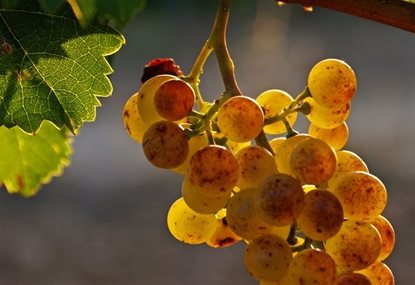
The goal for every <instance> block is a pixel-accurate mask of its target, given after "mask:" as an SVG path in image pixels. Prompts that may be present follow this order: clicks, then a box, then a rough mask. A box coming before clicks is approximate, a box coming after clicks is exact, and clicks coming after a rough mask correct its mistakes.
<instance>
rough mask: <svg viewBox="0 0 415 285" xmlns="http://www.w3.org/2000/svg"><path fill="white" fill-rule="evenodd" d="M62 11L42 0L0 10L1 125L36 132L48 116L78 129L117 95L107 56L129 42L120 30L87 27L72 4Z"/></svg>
mask: <svg viewBox="0 0 415 285" xmlns="http://www.w3.org/2000/svg"><path fill="white" fill-rule="evenodd" d="M65 5H66V8H65V9H63V10H62V11H61V12H60V13H59V14H58V15H49V14H46V13H44V12H42V10H41V8H40V6H39V4H38V3H37V2H36V1H23V2H22V3H21V5H20V6H19V7H14V8H13V9H0V52H1V53H0V126H1V125H4V126H6V127H8V128H11V127H14V126H16V125H17V126H19V127H20V128H21V129H23V130H24V131H25V132H28V133H33V134H34V133H35V132H36V131H37V130H38V129H39V127H40V125H41V123H42V121H44V120H48V121H50V122H52V123H53V124H54V125H56V126H57V127H58V128H62V127H63V126H64V125H66V126H67V127H68V128H69V129H70V130H71V131H72V132H73V133H75V132H76V130H77V129H78V128H79V127H80V126H81V125H82V124H83V122H85V121H94V120H95V116H96V107H98V106H100V102H99V100H98V99H97V96H101V97H106V96H109V95H111V93H112V85H111V83H110V81H109V79H108V77H107V75H108V74H110V73H112V68H111V66H110V65H109V64H108V62H107V61H106V59H105V56H106V55H110V54H113V53H115V52H117V51H118V50H119V49H120V48H121V46H122V44H124V43H125V40H124V37H123V36H122V35H121V34H120V33H119V32H118V31H117V30H115V29H114V28H112V27H110V26H108V25H105V26H102V25H99V24H97V23H95V24H88V25H87V26H86V27H85V28H82V27H81V26H80V24H79V23H78V20H77V19H76V17H75V16H74V14H73V12H72V9H71V8H70V6H69V5H68V4H65Z"/></svg>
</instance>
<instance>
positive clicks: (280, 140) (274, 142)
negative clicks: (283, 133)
mask: <svg viewBox="0 0 415 285" xmlns="http://www.w3.org/2000/svg"><path fill="white" fill-rule="evenodd" d="M285 140H286V138H285V137H278V138H273V139H272V140H270V141H269V145H270V146H271V149H272V151H273V152H274V153H275V152H276V150H277V148H278V147H279V146H280V145H281V144H282V143H283V142H284V141H285Z"/></svg>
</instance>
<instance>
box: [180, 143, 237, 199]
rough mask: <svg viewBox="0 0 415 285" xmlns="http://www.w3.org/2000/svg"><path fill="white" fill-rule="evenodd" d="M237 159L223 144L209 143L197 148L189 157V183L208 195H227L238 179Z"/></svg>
mask: <svg viewBox="0 0 415 285" xmlns="http://www.w3.org/2000/svg"><path fill="white" fill-rule="evenodd" d="M238 167H239V166H238V161H237V159H236V158H235V156H234V155H233V154H232V153H231V152H230V151H229V150H227V149H226V148H225V147H223V146H218V145H210V146H207V147H204V148H201V149H199V150H198V151H197V152H195V153H194V154H193V156H192V158H191V159H190V164H189V169H188V172H187V175H188V177H189V183H190V184H191V185H192V187H194V188H195V189H197V190H198V191H200V192H201V193H202V194H203V195H205V196H209V197H220V196H225V195H229V194H230V192H231V191H232V188H233V187H235V186H236V183H237V181H238V175H239V174H238Z"/></svg>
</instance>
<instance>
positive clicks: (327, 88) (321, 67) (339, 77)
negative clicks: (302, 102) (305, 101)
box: [308, 58, 357, 108]
mask: <svg viewBox="0 0 415 285" xmlns="http://www.w3.org/2000/svg"><path fill="white" fill-rule="evenodd" d="M308 88H309V89H310V93H311V95H312V97H313V99H314V100H315V101H316V102H317V103H318V104H319V105H321V106H323V107H326V108H332V107H336V106H342V105H344V104H346V103H348V102H349V101H350V100H352V98H353V97H354V95H355V93H356V88H357V83H356V75H355V74H354V71H353V69H352V68H351V67H350V66H349V65H348V64H347V63H345V62H344V61H342V60H338V59H332V58H330V59H325V60H322V61H320V62H319V63H317V64H316V65H315V66H314V67H313V68H312V69H311V71H310V74H309V76H308Z"/></svg>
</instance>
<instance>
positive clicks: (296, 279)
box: [288, 248, 337, 285]
mask: <svg viewBox="0 0 415 285" xmlns="http://www.w3.org/2000/svg"><path fill="white" fill-rule="evenodd" d="M336 271H337V270H336V263H335V262H334V260H333V259H332V258H331V256H330V255H328V254H327V253H326V252H324V251H321V250H317V249H311V248H309V249H305V250H303V251H300V252H299V253H298V254H297V255H296V256H294V257H293V259H292V261H291V263H290V266H289V269H288V275H289V279H290V281H291V283H290V284H291V285H328V284H333V283H334V280H335V279H336Z"/></svg>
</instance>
